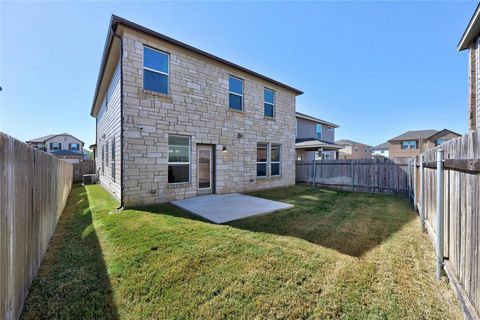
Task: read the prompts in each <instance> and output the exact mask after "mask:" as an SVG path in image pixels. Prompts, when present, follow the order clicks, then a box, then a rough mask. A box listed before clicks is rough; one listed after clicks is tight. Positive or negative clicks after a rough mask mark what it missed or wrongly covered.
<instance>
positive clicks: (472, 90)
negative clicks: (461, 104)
mask: <svg viewBox="0 0 480 320" xmlns="http://www.w3.org/2000/svg"><path fill="white" fill-rule="evenodd" d="M457 50H458V51H462V50H468V128H469V129H470V130H476V129H480V95H479V90H480V5H478V6H477V9H476V10H475V13H474V14H473V16H472V18H471V19H470V22H469V23H468V26H467V29H465V32H464V33H463V35H462V38H461V39H460V42H459V43H458V46H457Z"/></svg>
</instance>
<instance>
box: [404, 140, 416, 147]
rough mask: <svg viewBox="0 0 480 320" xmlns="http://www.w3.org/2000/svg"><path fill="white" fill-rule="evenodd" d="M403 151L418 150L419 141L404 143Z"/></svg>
mask: <svg viewBox="0 0 480 320" xmlns="http://www.w3.org/2000/svg"><path fill="white" fill-rule="evenodd" d="M402 149H417V141H416V140H406V141H402Z"/></svg>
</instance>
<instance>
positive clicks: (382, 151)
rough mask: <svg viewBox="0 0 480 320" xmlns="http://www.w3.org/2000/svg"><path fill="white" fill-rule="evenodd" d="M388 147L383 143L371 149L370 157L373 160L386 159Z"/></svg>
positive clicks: (388, 145) (387, 144) (388, 144)
mask: <svg viewBox="0 0 480 320" xmlns="http://www.w3.org/2000/svg"><path fill="white" fill-rule="evenodd" d="M389 147H390V143H388V141H387V142H384V143H382V144H379V145H378V146H375V147H373V148H372V157H374V158H382V157H383V158H388V155H389V152H388V148H389Z"/></svg>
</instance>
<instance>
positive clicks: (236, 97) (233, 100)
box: [228, 76, 243, 111]
mask: <svg viewBox="0 0 480 320" xmlns="http://www.w3.org/2000/svg"><path fill="white" fill-rule="evenodd" d="M228 105H229V107H230V108H231V109H235V110H239V111H242V110H243V80H242V79H240V78H237V77H234V76H229V77H228Z"/></svg>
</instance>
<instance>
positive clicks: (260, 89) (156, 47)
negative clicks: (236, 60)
mask: <svg viewBox="0 0 480 320" xmlns="http://www.w3.org/2000/svg"><path fill="white" fill-rule="evenodd" d="M109 30H114V31H109V34H108V36H107V43H106V46H105V51H104V57H103V59H102V65H101V71H100V74H99V78H98V81H97V87H96V92H95V96H94V101H93V105H92V112H91V114H92V116H94V117H96V118H97V141H96V144H97V152H96V158H97V161H98V160H100V161H99V162H98V166H99V169H102V160H101V159H102V148H103V145H107V144H108V148H106V150H108V157H107V155H106V154H105V157H104V158H103V159H104V161H105V165H104V168H103V169H102V170H101V171H100V172H101V178H100V181H101V183H102V185H104V186H105V187H106V188H107V189H108V190H109V191H110V192H112V193H114V194H115V195H116V196H117V197H118V198H119V199H120V200H121V202H122V205H123V206H125V207H131V206H141V205H146V204H153V203H159V202H166V201H170V200H175V199H182V198H189V197H194V196H196V195H199V194H205V193H218V194H221V193H229V192H243V191H250V190H258V189H264V188H271V187H280V186H288V185H292V184H294V183H295V122H296V120H295V99H296V96H297V95H299V94H301V93H302V92H301V91H299V90H297V89H294V88H292V87H290V86H287V85H285V84H282V83H280V82H278V81H276V80H273V79H270V78H268V77H265V76H263V75H260V74H258V73H256V72H254V71H251V70H248V69H246V68H243V67H241V66H238V65H235V64H233V63H231V62H228V61H226V60H223V59H221V58H218V57H216V56H213V55H211V54H209V53H206V52H204V51H201V50H199V49H196V48H193V47H191V46H189V45H187V44H184V43H181V42H179V41H177V40H174V39H171V38H168V37H166V36H164V35H162V34H159V33H157V32H155V31H153V30H150V29H146V28H145V27H142V26H140V25H137V24H135V23H133V22H130V21H127V20H124V19H122V18H119V17H116V16H113V17H112V20H111V26H110V28H109ZM114 33H115V34H114ZM117 73H119V74H120V76H118V75H117ZM112 79H113V80H112ZM108 88H115V89H113V90H109V89H108ZM109 92H111V93H109ZM117 92H119V93H120V97H119V98H118V97H117V95H116V93H117ZM105 97H107V99H106V101H107V102H106V106H107V107H104V105H105ZM110 97H114V98H110ZM110 103H111V105H110ZM102 108H104V110H105V111H103V112H104V113H103V115H101V112H102ZM99 116H100V117H99ZM113 138H115V143H112V139H113ZM112 146H115V147H114V149H115V157H116V159H115V165H114V166H113V164H111V161H112V160H113V159H112V158H111V154H112V151H113V150H111V148H112ZM105 152H107V151H105ZM107 162H108V165H107ZM110 166H111V167H110ZM113 167H115V174H114V175H112V173H111V171H110V170H111V169H110V168H113ZM113 177H115V180H113Z"/></svg>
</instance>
